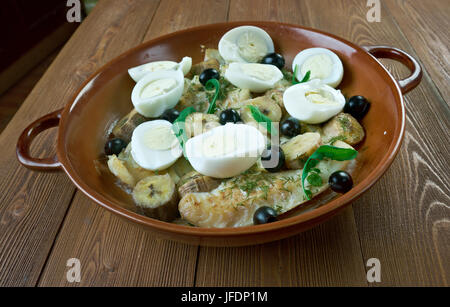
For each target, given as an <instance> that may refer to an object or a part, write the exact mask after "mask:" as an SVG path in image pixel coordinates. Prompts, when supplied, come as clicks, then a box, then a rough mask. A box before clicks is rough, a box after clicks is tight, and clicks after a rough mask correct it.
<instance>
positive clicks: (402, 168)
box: [0, 0, 450, 286]
mask: <svg viewBox="0 0 450 307" xmlns="http://www.w3.org/2000/svg"><path fill="white" fill-rule="evenodd" d="M366 3H367V1H364V0H310V1H306V0H304V1H300V0H280V1H275V0H273V1H264V0H229V1H226V0H196V1H192V0H190V1H189V4H186V1H181V0H163V1H157V0H154V1H153V0H133V1H123V0H103V1H100V3H99V4H98V6H97V7H96V8H95V9H94V11H93V13H92V14H91V15H89V17H88V18H87V19H86V20H85V21H84V22H83V23H82V24H81V26H80V27H79V29H78V30H77V31H76V33H75V34H74V35H73V36H72V38H71V39H70V40H69V42H68V43H67V44H66V45H65V47H64V48H63V49H62V51H61V52H60V54H59V55H58V56H57V58H56V60H55V61H54V62H53V64H52V65H51V67H50V68H49V69H48V71H47V72H46V73H45V75H44V76H43V78H42V79H41V80H40V81H39V83H38V84H37V85H36V87H35V88H34V90H33V91H32V93H31V94H30V96H29V97H28V98H27V99H26V101H25V102H24V104H23V106H22V107H21V108H20V110H19V111H18V112H17V114H16V116H15V117H14V119H13V120H12V121H11V122H10V124H9V126H8V127H7V128H6V130H5V131H4V132H3V133H2V134H1V136H0V157H1V160H0V175H1V177H0V178H1V181H0V191H1V194H0V285H3V286H5V285H7V286H13V285H15V286H25V285H26V286H35V285H38V286H59V285H64V286H66V285H71V286H77V285H82V286H88V285H97V286H103V285H108V286H110V285H111V286H119V285H121V286H126V285H130V286H337V285H351V286H372V285H384V286H391V285H395V286H400V285H401V286H408V285H412V286H417V285H448V278H449V272H450V262H449V258H450V208H449V205H450V201H449V198H450V189H449V182H450V177H449V173H450V170H449V167H448V165H449V163H450V159H449V153H448V151H449V145H448V144H449V143H450V138H449V118H450V116H449V115H450V112H449V106H448V98H449V97H450V87H449V74H450V72H449V62H450V55H449V49H448V48H449V42H450V39H449V32H448V29H449V28H450V25H449V21H448V16H450V5H449V2H448V1H446V0H428V1H415V0H409V1H406V0H403V1H402V0H382V1H381V3H382V7H381V22H379V23H369V22H368V21H367V20H366V14H367V11H368V10H369V8H368V7H367V6H366ZM226 20H275V21H280V22H288V23H295V24H300V25H304V26H308V27H313V28H317V29H321V30H324V31H327V32H331V33H334V34H336V35H338V36H341V37H344V38H346V39H348V40H350V41H353V42H355V43H357V44H360V45H370V44H373V45H380V44H383V45H392V46H395V47H399V48H402V49H403V50H405V51H407V52H409V53H411V54H412V55H414V56H415V57H416V58H418V59H420V61H421V63H422V64H423V67H424V78H423V81H422V83H421V85H420V86H419V87H418V88H416V89H415V90H414V91H413V92H411V93H410V94H408V95H407V96H406V98H405V99H406V111H407V123H406V134H405V139H404V143H403V146H402V149H401V151H400V153H399V155H398V156H397V158H396V160H395V162H394V164H393V165H392V167H391V168H390V169H389V171H388V172H387V174H386V175H385V176H384V177H383V178H382V179H381V180H380V181H379V182H378V183H377V184H376V185H375V186H374V187H373V188H372V189H371V190H370V191H369V192H367V193H366V194H365V195H364V196H363V197H362V198H360V199H359V200H358V201H356V202H354V203H353V206H351V207H349V208H348V209H347V210H345V211H344V212H343V213H342V214H340V215H339V216H337V217H336V218H334V219H332V220H331V221H329V222H327V223H325V224H323V225H321V226H319V227H316V228H314V229H312V230H310V231H307V232H305V233H303V234H300V235H298V236H296V237H292V238H289V239H286V240H283V241H279V242H274V243H270V244H265V245H261V246H253V247H243V248H208V247H195V246H187V245H182V244H178V243H173V242H168V241H162V240H158V239H155V238H153V237H152V236H151V235H150V234H149V233H146V232H144V231H142V230H141V229H139V228H137V227H135V226H133V225H131V224H129V223H126V222H124V221H123V220H122V219H119V218H118V217H116V216H114V215H112V214H110V213H109V212H107V211H106V210H104V209H101V208H100V207H99V206H97V205H95V204H94V203H92V202H91V201H90V200H89V199H88V198H87V197H86V196H84V195H83V194H82V193H81V192H80V191H78V190H77V189H76V188H75V186H74V185H73V184H72V183H71V182H70V181H69V179H68V178H67V176H66V175H65V174H64V173H62V172H61V173H38V172H32V171H29V170H27V169H25V168H23V167H21V166H20V165H19V163H18V162H17V160H16V157H15V143H16V140H17V138H18V136H19V133H20V132H21V131H22V130H23V128H25V126H26V125H28V124H29V123H30V122H31V121H33V120H35V119H36V118H38V117H39V116H42V115H44V114H46V113H48V112H50V111H53V110H56V109H58V108H60V107H62V106H64V105H65V104H66V103H67V102H68V99H69V98H70V97H71V95H72V94H73V93H74V91H75V90H76V89H77V88H78V87H79V86H80V85H81V83H82V82H83V81H84V80H85V79H86V78H87V77H88V76H89V75H90V74H91V73H93V72H94V70H96V69H97V68H99V67H100V66H101V65H103V64H105V63H106V62H108V61H109V60H110V59H112V58H114V57H115V56H117V55H119V54H121V53H123V52H124V51H126V50H127V49H129V48H131V47H133V46H136V45H138V44H140V43H141V42H143V41H147V40H149V39H151V38H154V37H157V36H159V35H161V34H165V33H168V32H173V31H176V30H179V29H183V28H188V27H191V26H196V25H201V24H208V23H215V22H224V21H226ZM385 63H386V64H387V65H388V66H389V67H390V69H391V70H392V71H393V72H394V74H395V75H397V76H399V75H404V74H405V70H404V69H403V68H402V67H399V66H397V65H396V64H393V63H390V62H387V61H385ZM54 143H55V131H54V130H53V131H51V132H50V133H45V134H44V135H41V136H40V137H39V138H38V139H37V140H36V141H35V144H34V149H33V153H34V154H35V155H42V156H44V155H45V156H49V155H50V154H51V153H52V151H53V150H54V149H53V148H54ZM69 258H79V259H80V260H81V265H82V267H81V270H82V271H81V274H82V276H81V283H79V284H76V283H72V284H70V283H68V282H67V280H66V272H67V269H68V268H67V267H66V263H67V260H68V259H69ZM370 258H378V259H379V260H380V262H381V283H377V284H371V283H369V282H368V281H367V279H366V271H367V270H368V267H366V262H367V260H368V259H370Z"/></svg>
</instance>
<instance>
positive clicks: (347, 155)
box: [302, 145, 358, 200]
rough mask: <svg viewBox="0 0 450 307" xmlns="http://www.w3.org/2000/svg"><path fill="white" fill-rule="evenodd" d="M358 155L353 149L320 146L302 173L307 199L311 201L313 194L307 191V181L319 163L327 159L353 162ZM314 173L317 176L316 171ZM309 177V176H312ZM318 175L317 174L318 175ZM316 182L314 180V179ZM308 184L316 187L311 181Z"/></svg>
mask: <svg viewBox="0 0 450 307" xmlns="http://www.w3.org/2000/svg"><path fill="white" fill-rule="evenodd" d="M357 155H358V152H357V151H356V150H354V149H351V148H339V147H334V146H330V145H323V146H320V147H319V148H318V149H317V150H316V151H315V152H314V153H313V154H312V155H311V157H309V159H308V160H307V161H306V164H305V167H304V168H303V172H302V188H303V192H304V193H305V195H306V198H307V199H308V200H310V199H311V196H312V193H311V191H309V190H307V189H305V179H306V178H307V177H308V175H309V174H310V173H311V171H312V169H313V168H315V167H316V166H317V164H318V163H319V161H322V160H323V159H325V158H328V159H331V160H335V161H347V160H353V159H355V158H356V156H357ZM313 173H315V174H316V172H315V171H313ZM311 175H312V174H311ZM311 175H309V176H311ZM316 175H317V174H316ZM312 180H314V179H312ZM308 182H309V183H310V184H311V185H312V186H314V184H312V183H311V182H310V181H309V180H308Z"/></svg>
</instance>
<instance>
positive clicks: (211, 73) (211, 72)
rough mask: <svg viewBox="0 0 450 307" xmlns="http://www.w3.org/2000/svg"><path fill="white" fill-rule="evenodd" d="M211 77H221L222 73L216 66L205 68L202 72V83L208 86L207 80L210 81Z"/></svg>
mask: <svg viewBox="0 0 450 307" xmlns="http://www.w3.org/2000/svg"><path fill="white" fill-rule="evenodd" d="M211 79H217V80H219V79H220V74H219V72H218V71H217V70H215V69H214V68H208V69H205V70H204V71H203V72H202V73H201V74H200V78H199V80H200V83H201V84H203V85H204V86H206V82H208V81H209V80H211Z"/></svg>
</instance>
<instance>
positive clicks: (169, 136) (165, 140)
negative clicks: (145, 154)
mask: <svg viewBox="0 0 450 307" xmlns="http://www.w3.org/2000/svg"><path fill="white" fill-rule="evenodd" d="M143 142H144V145H145V146H146V147H148V148H149V149H152V150H169V149H170V148H172V147H174V146H175V144H176V143H177V138H176V137H175V135H174V133H173V131H172V129H171V127H169V126H157V127H153V128H151V129H149V130H148V131H147V132H146V133H145V134H144V138H143Z"/></svg>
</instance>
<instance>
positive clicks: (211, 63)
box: [186, 58, 220, 79]
mask: <svg viewBox="0 0 450 307" xmlns="http://www.w3.org/2000/svg"><path fill="white" fill-rule="evenodd" d="M208 68H214V69H215V70H217V71H219V70H220V63H219V61H218V60H217V59H214V58H212V59H209V60H207V61H204V62H200V63H198V64H195V65H193V66H192V68H191V71H190V72H189V74H187V76H186V78H189V79H191V78H192V77H194V76H196V75H197V76H198V75H200V74H201V73H202V72H203V71H204V70H205V69H208Z"/></svg>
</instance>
